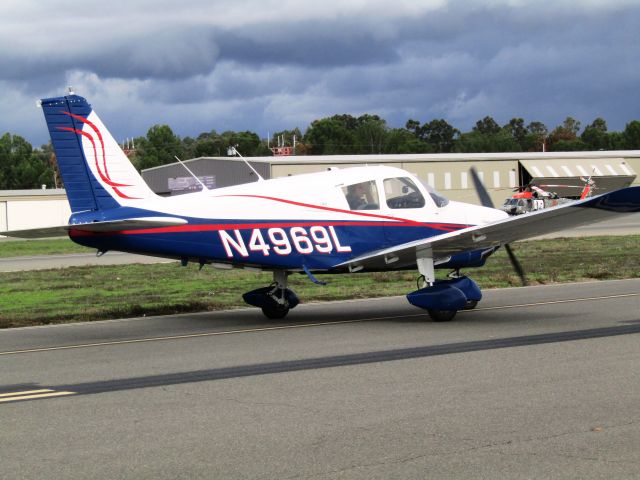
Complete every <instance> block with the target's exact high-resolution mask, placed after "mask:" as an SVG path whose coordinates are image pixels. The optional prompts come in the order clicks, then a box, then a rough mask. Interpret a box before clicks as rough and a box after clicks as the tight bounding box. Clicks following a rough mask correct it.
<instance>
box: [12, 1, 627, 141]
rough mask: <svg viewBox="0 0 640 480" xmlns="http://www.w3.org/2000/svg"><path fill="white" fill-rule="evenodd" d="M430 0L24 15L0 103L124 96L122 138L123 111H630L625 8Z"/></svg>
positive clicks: (118, 106)
mask: <svg viewBox="0 0 640 480" xmlns="http://www.w3.org/2000/svg"><path fill="white" fill-rule="evenodd" d="M437 1H438V2H439V3H434V4H433V5H432V8H417V7H416V5H418V6H420V5H421V2H400V3H399V4H397V5H396V4H394V6H390V4H387V3H384V2H377V1H372V2H367V4H366V5H365V6H361V5H359V4H358V5H359V6H356V7H354V6H353V5H352V4H351V3H350V2H343V3H340V4H338V3H335V4H332V2H329V3H327V5H326V6H322V7H318V6H313V5H312V4H309V6H308V10H309V12H305V11H304V8H303V7H298V4H297V3H295V2H294V3H290V4H288V5H285V6H284V7H283V8H282V12H283V13H282V14H275V13H274V12H273V9H274V8H277V7H279V6H280V3H276V2H266V3H267V6H264V4H263V2H260V3H249V4H247V5H246V6H243V7H240V6H239V5H240V4H237V3H234V2H225V1H224V0H219V1H214V2H212V3H211V4H209V3H202V4H198V2H197V1H196V2H195V3H194V4H193V5H191V6H190V7H191V8H190V9H189V8H188V7H186V8H187V11H186V13H185V11H184V10H183V9H180V10H176V11H175V12H173V11H170V10H171V8H172V7H171V4H170V3H167V2H164V3H155V2H145V3H144V4H143V7H140V6H139V4H137V3H136V2H131V8H132V9H133V13H132V15H131V16H128V17H126V18H124V19H122V18H120V17H119V16H117V17H114V18H115V20H114V19H111V18H104V19H103V18H99V17H98V16H96V17H95V18H93V17H92V18H91V20H92V21H91V22H87V21H77V22H75V19H73V18H71V19H68V20H67V22H68V23H67V28H63V29H59V31H57V32H56V34H55V36H52V35H51V33H50V29H47V28H45V27H43V26H42V25H40V24H38V25H34V26H33V31H31V32H28V33H29V35H22V36H20V35H18V32H19V31H23V30H24V29H25V27H24V26H22V25H18V26H17V27H15V29H14V30H13V31H12V30H11V28H7V29H3V30H0V87H2V90H0V108H3V106H6V108H12V109H15V108H16V106H19V105H20V103H19V102H18V99H21V98H29V99H31V98H32V97H33V98H37V97H38V96H44V95H50V94H60V93H62V90H63V88H64V87H65V86H66V84H67V83H73V84H74V86H76V88H77V90H78V91H79V92H80V93H84V94H86V95H87V96H88V95H90V94H91V95H93V96H94V99H93V102H94V103H96V104H98V103H99V102H103V103H106V104H107V105H108V108H110V109H111V111H113V112H114V114H118V113H120V112H121V111H122V109H123V108H129V107H128V106H135V112H136V114H137V115H138V116H137V117H135V119H134V118H131V119H128V120H127V122H125V123H127V129H126V130H125V129H124V128H123V132H122V133H121V135H122V136H124V135H129V136H130V135H131V134H132V133H133V132H131V129H132V127H131V125H132V122H133V121H134V120H135V121H137V122H140V123H141V122H147V123H145V124H144V125H143V127H142V129H143V132H142V133H144V132H145V131H146V128H148V127H149V126H150V125H152V124H153V123H168V124H171V125H175V128H176V131H178V132H179V133H180V134H183V135H184V134H197V133H199V131H205V130H209V129H210V128H211V125H209V124H207V122H214V123H216V128H218V129H221V127H220V125H228V126H229V128H240V129H243V130H244V129H250V130H255V131H259V132H261V134H264V133H265V132H266V131H267V130H271V131H273V130H276V129H279V128H292V127H295V126H297V127H300V128H302V129H304V128H306V126H307V125H308V122H310V121H312V120H314V119H316V118H320V117H322V116H324V115H331V114H334V113H343V112H345V113H352V114H362V113H377V114H379V115H381V116H383V117H384V118H386V119H387V120H388V122H389V124H391V125H392V126H401V125H404V123H405V122H406V120H407V119H408V118H416V119H418V120H421V121H428V120H430V119H432V118H445V119H447V120H448V121H449V122H450V123H452V124H454V125H455V126H457V127H458V128H460V129H462V130H468V129H470V128H471V127H472V126H473V124H474V123H475V121H476V120H478V119H480V118H483V117H484V116H486V115H492V116H494V118H495V119H496V120H497V121H498V122H499V123H506V122H508V120H509V119H510V118H512V117H514V116H518V117H524V118H525V120H526V121H532V120H541V121H543V122H545V123H547V125H548V126H549V127H550V128H553V127H554V126H555V125H557V124H559V123H561V122H562V120H563V119H564V117H566V116H567V115H572V116H575V117H576V118H578V119H579V120H581V121H582V122H583V125H586V124H587V123H589V122H591V121H592V120H593V119H594V118H595V117H597V116H602V117H604V118H605V119H606V120H607V121H608V123H609V127H610V129H622V128H624V125H625V124H626V123H627V122H628V121H630V120H633V119H637V118H639V117H640V112H639V107H638V105H639V104H640V102H639V100H640V98H639V94H638V88H637V85H638V81H639V80H640V68H639V67H640V65H639V63H640V61H639V60H638V59H640V42H638V41H637V25H640V7H639V6H638V5H636V4H634V3H632V2H626V1H625V0H618V1H617V2H616V1H614V2H613V3H611V2H604V1H602V2H600V1H598V0H590V1H587V2H583V3H582V4H580V6H576V5H575V4H574V3H572V2H563V1H558V2H554V3H553V4H549V3H547V2H542V3H540V2H535V3H533V2H528V1H524V0H521V1H516V0H494V1H492V2H488V3H487V2H483V4H480V5H476V4H474V3H469V2H463V1H449V2H446V1H445V0H437ZM269 3H270V5H268V4H269ZM285 3H286V2H285ZM16 5H21V4H16ZM137 5H138V6H137ZM398 5H399V6H398ZM122 6H124V4H123V5H122ZM2 8H3V7H2V6H0V13H3V12H2ZM20 8H22V7H21V6H18V7H15V9H16V10H17V11H19V10H20ZM287 13H289V14H287ZM6 16H7V15H5V17H6ZM24 17H25V15H22V18H24ZM84 20H86V19H84ZM0 21H3V20H0ZM16 21H17V20H16ZM11 25H13V23H12V24H11ZM74 25H77V27H75V28H74ZM61 32H62V33H61ZM30 101H31V100H30ZM107 113H108V112H107ZM29 115H32V114H29ZM5 117H6V115H5ZM5 122H6V121H5ZM198 122H202V127H201V128H198V127H197V125H198ZM17 124H18V125H21V124H36V122H26V121H24V122H20V121H19V122H17ZM240 125H242V126H241V127H236V126H240ZM15 126H16V123H15V122H14V123H12V124H9V123H4V124H0V131H3V130H9V131H16V128H15ZM189 128H193V129H198V131H197V132H192V131H189V130H188V129H189ZM222 129H224V128H223V127H222ZM25 131H26V130H25ZM139 133H140V132H139V131H137V132H136V134H139Z"/></svg>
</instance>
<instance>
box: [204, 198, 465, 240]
mask: <svg viewBox="0 0 640 480" xmlns="http://www.w3.org/2000/svg"><path fill="white" fill-rule="evenodd" d="M215 197H216V198H224V197H241V198H260V199H263V200H271V201H274V202H280V203H287V204H289V205H295V206H297V207H306V208H313V209H316V210H324V211H327V212H336V213H346V214H348V215H356V216H360V217H369V218H380V219H383V220H389V221H392V222H393V223H396V224H402V226H415V227H425V226H428V227H431V228H435V229H436V230H445V231H447V232H454V231H456V230H459V229H460V228H465V227H468V225H464V226H461V227H457V226H456V227H455V228H452V229H451V228H450V226H451V225H452V224H449V223H423V222H419V221H416V220H409V219H407V218H401V217H389V216H387V215H380V214H377V213H366V212H360V211H357V210H344V209H342V208H334V207H324V206H321V205H313V204H311V203H302V202H297V201H295V200H287V199H284V198H277V197H267V196H265V195H219V196H215Z"/></svg>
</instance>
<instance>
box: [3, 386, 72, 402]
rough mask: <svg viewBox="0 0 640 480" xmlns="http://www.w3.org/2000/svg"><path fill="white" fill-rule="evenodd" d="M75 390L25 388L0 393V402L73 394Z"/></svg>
mask: <svg viewBox="0 0 640 480" xmlns="http://www.w3.org/2000/svg"><path fill="white" fill-rule="evenodd" d="M75 394H76V392H67V391H59V392H57V391H55V390H50V389H48V388H43V389H40V390H25V391H22V392H9V393H0V403H8V402H20V401H22V400H35V399H36V398H51V397H63V396H66V395H75Z"/></svg>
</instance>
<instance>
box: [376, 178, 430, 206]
mask: <svg viewBox="0 0 640 480" xmlns="http://www.w3.org/2000/svg"><path fill="white" fill-rule="evenodd" d="M383 185H384V196H385V199H386V201H387V206H388V207H389V208H393V209H399V208H422V207H424V203H425V202H424V197H423V196H422V194H421V193H420V190H418V188H417V187H416V185H415V183H413V181H412V180H411V179H410V178H406V177H400V178H387V179H386V180H385V181H384V183H383Z"/></svg>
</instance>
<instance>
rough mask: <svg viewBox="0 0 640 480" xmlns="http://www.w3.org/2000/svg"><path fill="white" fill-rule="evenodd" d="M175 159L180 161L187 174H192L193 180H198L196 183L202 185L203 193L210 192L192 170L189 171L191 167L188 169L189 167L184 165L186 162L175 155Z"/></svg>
mask: <svg viewBox="0 0 640 480" xmlns="http://www.w3.org/2000/svg"><path fill="white" fill-rule="evenodd" d="M173 158H175V159H176V160H177V161H178V163H179V164H180V165H182V166H183V167H184V169H185V170H186V171H187V172H189V174H190V175H191V176H192V177H193V178H195V179H196V182H198V183H199V184H200V185H202V191H203V192H206V191H207V190H209V189H208V188H207V186H206V185H205V184H204V183H202V181H201V180H200V179H199V178H198V177H196V175H195V174H194V173H193V172H192V171H191V170H189V167H187V166H186V165H185V164H184V162H183V161H182V160H180V159H179V158H178V156H177V155H174V156H173Z"/></svg>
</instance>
